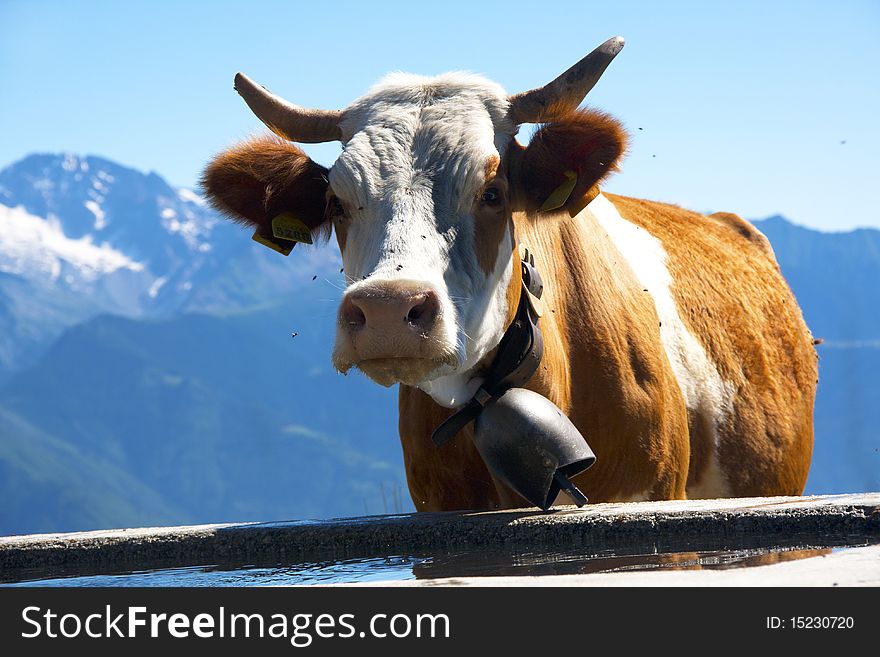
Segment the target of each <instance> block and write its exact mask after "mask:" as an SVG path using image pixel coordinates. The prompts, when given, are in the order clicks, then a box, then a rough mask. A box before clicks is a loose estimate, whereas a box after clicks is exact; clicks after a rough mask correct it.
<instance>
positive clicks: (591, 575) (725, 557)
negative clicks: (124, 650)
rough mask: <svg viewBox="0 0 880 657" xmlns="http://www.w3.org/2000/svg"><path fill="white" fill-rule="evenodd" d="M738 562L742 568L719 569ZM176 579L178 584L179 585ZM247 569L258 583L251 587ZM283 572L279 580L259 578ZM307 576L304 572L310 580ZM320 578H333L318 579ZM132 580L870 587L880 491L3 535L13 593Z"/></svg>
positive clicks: (875, 581)
mask: <svg viewBox="0 0 880 657" xmlns="http://www.w3.org/2000/svg"><path fill="white" fill-rule="evenodd" d="M338 564H361V565H364V564H366V566H365V567H366V568H367V570H370V569H373V570H371V574H370V576H369V577H363V576H358V575H356V574H352V573H357V572H358V571H357V568H355V569H354V570H345V569H342V571H340V570H339V569H337V570H334V568H335V567H336V566H337V565H338ZM375 564H379V566H380V567H379V568H378V569H375V568H373V566H374V565H375ZM383 565H384V567H385V570H383ZM733 565H738V566H741V567H740V568H736V569H728V568H727V567H726V566H733ZM390 566H395V567H394V568H390ZM748 566H752V567H748ZM181 569H183V571H181ZM273 569H274V570H273ZM322 569H323V571H322ZM180 572H185V577H183V579H181V578H179V577H175V576H174V574H175V573H177V574H179V573H180ZM248 572H259V573H260V577H257V578H254V579H249V578H248V576H247V573H248ZM279 572H280V573H284V574H286V577H280V578H279V577H272V576H268V577H267V573H279ZM305 572H308V573H311V574H312V576H311V577H304V576H303V573H305ZM321 572H324V573H330V575H328V576H326V577H321V576H320V573H321ZM340 572H341V573H342V574H339V573H340ZM151 573H156V574H157V576H155V577H152V576H151ZM163 573H165V575H164V576H163ZM169 573H170V575H169ZM209 573H213V575H210V576H209ZM217 573H219V574H220V575H219V576H218V575H217ZM224 573H234V574H235V576H234V577H229V576H225V575H224ZM316 573H317V575H315V574H316ZM333 573H337V574H335V575H334V574H333ZM346 573H348V574H347V575H346ZM102 576H103V578H102ZM132 577H135V580H134V583H136V584H138V585H186V586H193V585H229V584H236V585H248V584H251V585H252V584H261V583H288V584H302V583H314V582H321V583H331V584H346V583H359V582H365V581H369V582H372V583H375V582H376V581H378V582H380V583H383V584H384V583H390V581H391V580H403V581H402V582H398V583H405V584H425V583H431V584H473V583H476V584H483V585H495V584H498V585H502V584H540V585H547V584H550V585H556V584H559V585H562V584H578V585H585V584H613V585H627V584H639V585H643V584H660V585H676V584H685V585H690V586H693V585H701V584H710V585H724V584H757V585H762V584H784V585H807V584H813V585H815V584H818V585H828V586H832V585H837V584H839V585H869V586H877V585H880V493H861V494H848V495H829V496H815V497H772V498H740V499H726V500H687V501H674V502H641V503H627V504H595V505H588V506H586V507H584V508H581V509H576V508H574V507H561V508H559V509H554V510H551V511H549V512H546V513H544V512H540V511H537V510H535V511H531V510H519V511H497V512H482V513H467V512H463V513H458V512H457V513H419V514H405V515H390V516H370V517H364V518H351V519H341V520H322V521H297V522H277V523H238V524H217V525H200V526H192V527H162V528H142V529H117V530H107V531H93V532H80V533H69V534H42V535H30V536H10V537H3V538H0V581H2V582H5V583H7V584H10V583H12V584H15V583H19V584H20V583H23V582H32V583H41V582H42V583H44V584H52V585H57V584H65V583H66V584H68V585H89V584H92V585H94V584H101V585H107V584H110V585H126V584H127V583H131V582H129V581H128V580H130V579H131V578H132ZM64 578H68V579H64Z"/></svg>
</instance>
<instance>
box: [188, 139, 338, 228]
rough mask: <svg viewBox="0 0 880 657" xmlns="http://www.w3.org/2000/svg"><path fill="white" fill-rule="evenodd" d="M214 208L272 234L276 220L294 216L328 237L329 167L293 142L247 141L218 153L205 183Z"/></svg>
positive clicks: (205, 188)
mask: <svg viewBox="0 0 880 657" xmlns="http://www.w3.org/2000/svg"><path fill="white" fill-rule="evenodd" d="M201 186H202V189H203V190H204V191H205V194H206V195H207V197H208V199H209V201H210V202H211V205H213V206H214V207H215V208H216V209H217V210H219V211H220V212H222V213H223V214H226V215H228V216H229V217H231V218H232V219H233V220H234V221H237V222H239V223H244V224H250V225H254V226H257V227H259V228H260V230H261V232H267V233H269V234H271V228H270V226H271V222H272V219H273V218H274V217H275V216H277V215H279V214H281V213H282V212H290V213H291V214H293V215H294V216H295V217H296V218H297V219H299V220H300V221H302V222H303V223H304V224H305V225H306V226H308V227H309V229H310V230H311V231H312V234H313V236H314V237H317V238H320V239H326V238H327V237H329V234H330V223H329V222H328V221H327V218H326V216H325V211H324V208H325V200H324V199H325V195H326V192H327V169H326V168H324V167H322V166H321V165H320V164H316V163H315V162H313V161H312V160H310V159H309V157H308V156H307V155H306V154H305V153H303V152H302V151H301V150H300V149H299V148H297V147H296V146H294V145H293V144H291V143H289V142H286V141H283V140H281V139H279V138H278V137H274V136H264V137H258V138H255V139H250V140H248V141H244V142H242V143H240V144H237V145H236V146H234V147H232V148H230V149H228V150H226V151H224V152H222V153H220V154H219V155H217V156H216V157H215V158H214V159H213V160H212V161H211V162H210V163H209V164H208V166H207V167H206V168H205V171H204V173H203V174H202V179H201Z"/></svg>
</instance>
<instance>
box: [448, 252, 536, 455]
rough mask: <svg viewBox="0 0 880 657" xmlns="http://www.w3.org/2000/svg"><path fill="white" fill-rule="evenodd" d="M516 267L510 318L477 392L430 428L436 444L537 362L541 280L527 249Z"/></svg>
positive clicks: (452, 434) (519, 381)
mask: <svg viewBox="0 0 880 657" xmlns="http://www.w3.org/2000/svg"><path fill="white" fill-rule="evenodd" d="M520 266H521V269H522V284H521V286H520V295H519V302H518V304H517V309H516V314H515V315H514V318H513V321H512V322H511V323H510V325H509V326H508V327H507V330H506V331H505V332H504V335H503V336H502V337H501V342H499V343H498V348H497V351H496V353H495V358H494V359H493V360H492V363H491V365H490V366H489V370H488V374H487V375H486V378H485V380H484V381H483V383H482V385H481V386H480V387H479V388H478V389H477V392H476V393H475V394H474V396H473V397H472V398H471V399H470V401H468V402H467V403H466V404H465V405H464V406H463V407H462V408H461V409H460V410H458V411H457V412H455V413H453V414H452V415H451V416H450V417H449V418H447V419H446V420H445V421H444V422H443V423H441V424H440V426H438V427H437V428H436V429H435V430H434V433H433V435H432V436H431V437H432V439H433V440H434V443H435V444H436V445H437V446H438V447H439V446H442V445H445V444H446V443H447V442H449V441H450V440H452V438H454V437H455V435H456V434H457V433H458V432H459V431H461V430H462V429H463V428H464V427H465V426H467V424H468V423H470V422H472V421H473V420H474V419H475V418H476V417H477V415H479V414H480V411H482V410H483V407H484V406H485V405H486V404H488V403H489V402H490V401H492V400H493V399H497V398H498V397H500V396H501V395H502V394H503V393H504V392H506V391H507V390H510V389H511V388H519V387H522V386H524V385H525V384H526V382H528V380H529V379H530V378H532V375H533V374H534V373H535V372H536V371H537V369H538V366H539V365H540V363H541V358H542V356H543V355H544V340H543V337H542V335H541V328H540V327H539V326H538V319H539V318H540V316H541V313H542V304H541V295H542V294H543V292H544V283H543V281H542V280H541V275H540V274H539V273H538V270H537V268H536V267H535V257H534V255H532V254H530V253H529V252H528V250H526V251H525V253H524V255H523V256H522V258H521V259H520Z"/></svg>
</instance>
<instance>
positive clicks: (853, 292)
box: [755, 216, 880, 494]
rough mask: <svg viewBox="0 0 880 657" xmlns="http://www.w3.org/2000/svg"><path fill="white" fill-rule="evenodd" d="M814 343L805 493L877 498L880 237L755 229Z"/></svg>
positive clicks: (785, 225)
mask: <svg viewBox="0 0 880 657" xmlns="http://www.w3.org/2000/svg"><path fill="white" fill-rule="evenodd" d="M755 225H756V226H757V227H758V228H759V229H760V230H761V231H762V232H763V233H764V234H765V235H766V236H767V238H768V239H769V240H770V243H771V244H772V245H773V249H774V251H775V252H776V258H777V260H778V261H779V265H780V267H781V269H782V273H783V274H784V275H785V278H786V280H787V281H788V283H789V285H790V286H791V288H792V290H793V291H794V293H795V296H796V297H797V299H798V302H799V303H800V305H801V309H802V310H803V313H804V318H805V319H806V321H807V325H808V326H809V327H810V329H811V330H812V332H813V335H814V336H816V337H817V338H822V339H823V340H824V343H823V344H820V345H818V346H817V347H816V350H817V352H818V353H819V387H818V392H817V401H816V413H815V425H816V440H815V447H814V450H813V464H812V467H811V469H810V478H809V480H808V481H807V491H806V492H808V493H814V494H818V493H844V492H859V491H876V490H880V377H878V376H877V372H880V287H878V283H880V231H878V230H873V229H862V230H854V231H850V232H846V233H822V232H819V231H815V230H810V229H808V228H803V227H801V226H796V225H794V224H792V223H790V222H788V221H787V220H786V219H784V218H783V217H778V216H776V217H771V218H769V219H765V220H764V221H756V222H755Z"/></svg>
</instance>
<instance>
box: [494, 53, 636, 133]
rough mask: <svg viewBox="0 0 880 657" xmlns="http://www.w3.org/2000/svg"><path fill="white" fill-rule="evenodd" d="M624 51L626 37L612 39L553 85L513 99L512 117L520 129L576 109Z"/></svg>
mask: <svg viewBox="0 0 880 657" xmlns="http://www.w3.org/2000/svg"><path fill="white" fill-rule="evenodd" d="M622 49H623V37H619V36H617V37H613V38H611V39H608V41H606V42H605V43H603V44H602V45H601V46H599V47H598V48H596V49H595V50H594V51H593V52H591V53H590V54H589V55H587V56H586V57H584V58H583V59H582V60H581V61H579V62H578V63H577V64H575V65H574V66H572V67H571V68H570V69H568V70H567V71H566V72H565V73H563V74H562V75H560V76H559V77H558V78H556V79H555V80H553V82H551V83H550V84H546V85H544V86H543V87H539V88H538V89H532V90H531V91H524V92H522V93H520V94H516V95H513V96H510V98H509V99H508V100H509V101H510V109H509V110H508V114H507V115H508V117H509V118H510V120H511V121H513V123H514V124H516V125H519V124H520V123H543V122H545V121H552V120H553V119H554V118H557V117H558V116H560V115H563V114H566V113H568V112H570V111H572V110H574V109H576V108H577V106H578V105H580V104H581V101H582V100H583V99H584V97H585V96H586V95H587V94H588V93H589V92H590V89H592V88H593V86H595V84H596V83H597V82H598V81H599V78H600V77H602V73H604V72H605V69H606V68H607V67H608V65H609V64H610V63H611V60H612V59H614V58H615V56H617V53H619V52H620V51H621V50H622Z"/></svg>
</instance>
